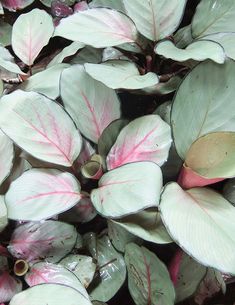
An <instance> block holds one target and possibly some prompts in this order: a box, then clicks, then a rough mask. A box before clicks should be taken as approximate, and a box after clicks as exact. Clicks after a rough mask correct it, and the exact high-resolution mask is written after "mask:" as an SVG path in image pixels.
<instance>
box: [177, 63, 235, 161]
mask: <svg viewBox="0 0 235 305" xmlns="http://www.w3.org/2000/svg"><path fill="white" fill-rule="evenodd" d="M234 73H235V62H234V61H232V60H230V61H229V60H228V61H226V62H225V63H224V64H223V65H218V64H215V63H213V62H209V61H206V62H203V63H200V64H199V65H197V66H196V67H195V68H194V69H193V70H192V71H191V72H190V73H189V74H188V75H187V76H186V78H185V79H184V81H183V82H182V83H181V85H180V87H179V89H178V91H177V93H176V96H175V99H174V102H173V106H172V113H171V124H172V128H173V137H174V141H175V145H176V150H177V152H178V154H179V156H180V157H181V158H182V159H185V156H186V154H187V151H188V150H189V148H190V146H191V145H192V143H193V142H194V141H195V140H197V139H198V138H200V137H201V136H203V135H206V134H208V133H211V132H215V131H235V115H234V111H233V109H234V107H235V100H234V98H233V97H234V95H235V87H234ZM205 84H206V86H205ZM195 114H197V115H195Z"/></svg>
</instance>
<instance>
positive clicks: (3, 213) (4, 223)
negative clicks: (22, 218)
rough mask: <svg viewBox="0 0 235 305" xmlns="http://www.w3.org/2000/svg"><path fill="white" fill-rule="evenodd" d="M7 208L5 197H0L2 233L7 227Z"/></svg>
mask: <svg viewBox="0 0 235 305" xmlns="http://www.w3.org/2000/svg"><path fill="white" fill-rule="evenodd" d="M7 223H8V219H7V208H6V205H5V201H4V196H2V195H1V196H0V232H2V231H3V229H4V228H5V227H6V226H7Z"/></svg>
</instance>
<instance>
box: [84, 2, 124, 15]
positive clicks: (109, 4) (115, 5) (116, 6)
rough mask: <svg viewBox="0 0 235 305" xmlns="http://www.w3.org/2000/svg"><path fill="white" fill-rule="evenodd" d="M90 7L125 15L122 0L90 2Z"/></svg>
mask: <svg viewBox="0 0 235 305" xmlns="http://www.w3.org/2000/svg"><path fill="white" fill-rule="evenodd" d="M89 6H90V7H101V6H104V7H109V8H112V9H114V10H117V11H120V12H123V13H125V7H124V5H123V2H122V0H92V1H91V2H90V3H89Z"/></svg>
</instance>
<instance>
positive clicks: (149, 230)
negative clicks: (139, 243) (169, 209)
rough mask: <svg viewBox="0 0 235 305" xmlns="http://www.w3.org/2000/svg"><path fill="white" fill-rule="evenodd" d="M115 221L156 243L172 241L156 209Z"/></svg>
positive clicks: (131, 231) (133, 232)
mask: <svg viewBox="0 0 235 305" xmlns="http://www.w3.org/2000/svg"><path fill="white" fill-rule="evenodd" d="M115 223H116V224H118V225H119V226H121V227H123V228H125V229H126V230H127V231H128V232H130V233H132V234H134V235H136V236H138V237H140V238H142V239H144V240H147V241H150V242H153V243H155V244H168V243H171V242H172V239H171V237H170V236H169V234H168V233H167V231H166V229H165V227H164V225H163V223H162V221H161V218H160V215H159V213H158V212H157V211H156V209H148V210H144V211H141V212H138V213H136V214H133V215H129V216H126V217H123V218H121V219H118V220H116V221H115Z"/></svg>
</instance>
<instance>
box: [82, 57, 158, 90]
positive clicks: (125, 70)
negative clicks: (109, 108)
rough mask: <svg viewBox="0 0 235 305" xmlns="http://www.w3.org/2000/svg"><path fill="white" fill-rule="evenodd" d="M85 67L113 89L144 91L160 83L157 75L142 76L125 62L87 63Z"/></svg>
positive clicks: (95, 77)
mask: <svg viewBox="0 0 235 305" xmlns="http://www.w3.org/2000/svg"><path fill="white" fill-rule="evenodd" d="M84 67H85V70H86V72H87V73H88V74H89V75H90V76H91V77H93V78H94V79H96V80H98V81H100V82H102V83H104V84H105V85H106V86H107V87H109V88H112V89H119V88H123V89H142V88H145V87H149V86H153V85H155V84H157V83H158V82H159V79H158V76H157V75H156V74H155V73H153V72H148V73H147V74H145V75H140V73H139V71H138V69H137V67H136V65H135V64H134V63H132V62H129V61H125V60H110V61H108V62H105V63H102V64H89V63H87V64H85V65H84ZM110 75H112V77H110Z"/></svg>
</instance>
